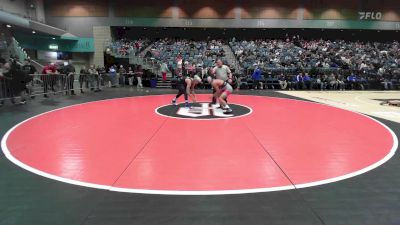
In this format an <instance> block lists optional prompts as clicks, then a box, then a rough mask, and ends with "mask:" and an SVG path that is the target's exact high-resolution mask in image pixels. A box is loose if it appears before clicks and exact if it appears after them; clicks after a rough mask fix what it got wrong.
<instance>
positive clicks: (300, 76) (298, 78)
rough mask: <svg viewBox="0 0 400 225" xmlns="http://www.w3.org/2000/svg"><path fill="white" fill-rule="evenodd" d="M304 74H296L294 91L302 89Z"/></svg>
mask: <svg viewBox="0 0 400 225" xmlns="http://www.w3.org/2000/svg"><path fill="white" fill-rule="evenodd" d="M303 76H304V73H303V72H301V73H299V74H297V76H296V78H295V79H296V89H297V90H300V89H304V79H303Z"/></svg>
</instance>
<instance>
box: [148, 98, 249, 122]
mask: <svg viewBox="0 0 400 225" xmlns="http://www.w3.org/2000/svg"><path fill="white" fill-rule="evenodd" d="M229 104H234V105H238V106H242V107H243V108H247V109H249V110H250V111H249V112H248V113H246V114H243V115H240V116H233V117H220V118H207V119H204V118H188V117H176V116H167V115H165V114H161V113H159V112H158V110H159V109H161V108H163V107H166V106H169V105H171V104H167V105H162V106H160V107H157V108H156V109H155V110H154V112H155V113H156V114H157V115H159V116H163V117H168V118H172V119H180V120H229V119H230V120H231V119H237V118H240V117H244V116H248V115H250V114H252V113H253V109H252V108H250V107H248V106H245V105H241V104H237V103H234V102H229Z"/></svg>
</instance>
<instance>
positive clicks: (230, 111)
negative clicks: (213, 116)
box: [224, 108, 233, 114]
mask: <svg viewBox="0 0 400 225" xmlns="http://www.w3.org/2000/svg"><path fill="white" fill-rule="evenodd" d="M224 110H225V112H224V114H233V110H232V109H231V108H224Z"/></svg>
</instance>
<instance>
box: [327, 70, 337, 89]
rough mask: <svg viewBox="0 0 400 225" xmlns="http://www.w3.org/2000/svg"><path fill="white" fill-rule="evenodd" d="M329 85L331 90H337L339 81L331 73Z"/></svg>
mask: <svg viewBox="0 0 400 225" xmlns="http://www.w3.org/2000/svg"><path fill="white" fill-rule="evenodd" d="M328 84H329V87H330V89H331V90H336V89H337V84H338V82H337V80H336V76H335V74H333V73H331V75H329V77H328Z"/></svg>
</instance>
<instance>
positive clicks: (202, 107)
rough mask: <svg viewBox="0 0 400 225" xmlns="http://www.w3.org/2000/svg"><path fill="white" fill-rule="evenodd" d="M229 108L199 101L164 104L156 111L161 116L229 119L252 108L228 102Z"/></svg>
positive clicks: (246, 113) (248, 111) (250, 110)
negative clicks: (185, 103)
mask: <svg viewBox="0 0 400 225" xmlns="http://www.w3.org/2000/svg"><path fill="white" fill-rule="evenodd" d="M229 109H230V110H227V109H223V108H221V106H220V105H219V104H211V103H209V102H199V103H194V104H191V105H190V107H185V105H184V104H179V105H165V106H161V107H159V108H157V109H156V113H157V114H159V115H162V116H167V117H173V118H183V119H230V118H236V117H242V116H247V115H249V114H251V113H252V109H251V108H249V107H247V106H244V105H239V104H229Z"/></svg>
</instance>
